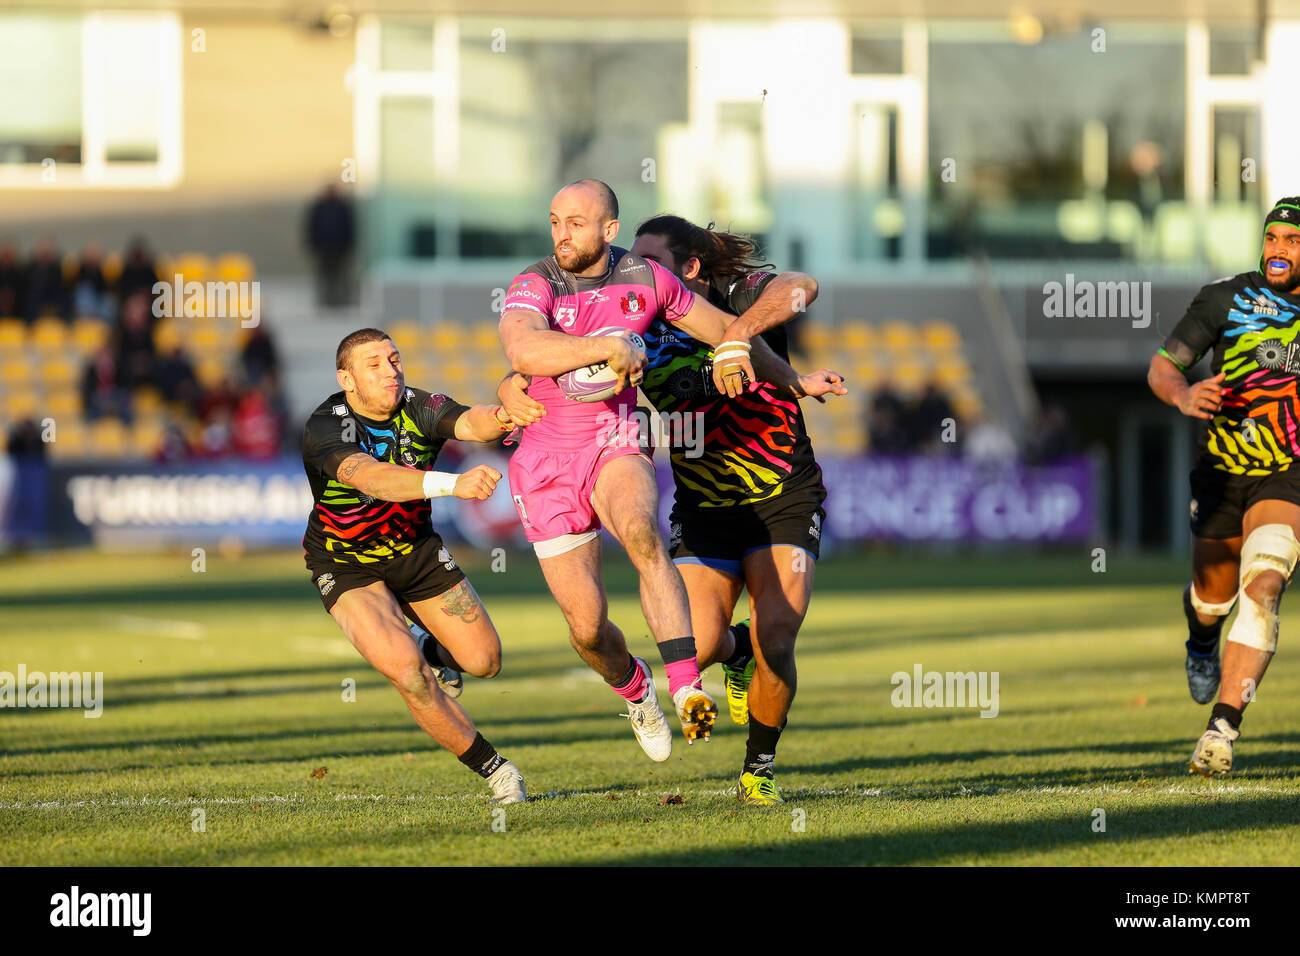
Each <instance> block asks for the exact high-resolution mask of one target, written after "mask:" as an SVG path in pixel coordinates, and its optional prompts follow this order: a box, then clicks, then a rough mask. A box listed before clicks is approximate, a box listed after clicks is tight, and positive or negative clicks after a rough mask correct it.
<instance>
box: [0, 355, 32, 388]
mask: <svg viewBox="0 0 1300 956" xmlns="http://www.w3.org/2000/svg"><path fill="white" fill-rule="evenodd" d="M31 379H32V365H31V362H30V361H29V360H28V358H27V356H25V355H23V354H22V353H10V355H9V357H8V358H6V359H5V361H4V364H3V365H0V380H2V381H3V382H4V383H5V387H6V388H7V389H8V390H10V391H12V390H13V389H15V388H26V386H27V385H28V383H29V382H30V381H31Z"/></svg>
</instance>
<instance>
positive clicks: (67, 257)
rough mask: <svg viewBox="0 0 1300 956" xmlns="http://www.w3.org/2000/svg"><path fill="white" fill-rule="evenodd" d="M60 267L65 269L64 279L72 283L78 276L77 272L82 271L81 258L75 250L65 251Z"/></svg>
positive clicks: (67, 282)
mask: <svg viewBox="0 0 1300 956" xmlns="http://www.w3.org/2000/svg"><path fill="white" fill-rule="evenodd" d="M59 268H60V269H62V270H63V281H64V282H65V283H66V284H71V283H72V281H73V280H74V279H76V278H77V273H78V272H80V271H81V260H80V259H79V258H78V257H77V254H76V253H75V252H65V253H64V254H63V260H62V261H61V262H60V263H59Z"/></svg>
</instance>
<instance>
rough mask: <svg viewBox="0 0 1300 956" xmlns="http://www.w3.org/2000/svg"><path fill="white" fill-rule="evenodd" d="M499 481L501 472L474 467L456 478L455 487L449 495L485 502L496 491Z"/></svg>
mask: <svg viewBox="0 0 1300 956" xmlns="http://www.w3.org/2000/svg"><path fill="white" fill-rule="evenodd" d="M500 480H501V472H499V471H497V470H496V469H495V468H490V467H488V466H487V465H475V466H474V467H473V468H471V469H470V470H469V471H467V472H465V473H464V474H461V475H457V476H456V487H455V488H453V489H452V491H451V493H452V494H453V495H455V496H456V497H457V498H464V499H466V500H469V499H472V498H477V499H478V500H479V501H486V500H487V499H488V498H491V497H492V492H494V491H496V487H497V482H498V481H500Z"/></svg>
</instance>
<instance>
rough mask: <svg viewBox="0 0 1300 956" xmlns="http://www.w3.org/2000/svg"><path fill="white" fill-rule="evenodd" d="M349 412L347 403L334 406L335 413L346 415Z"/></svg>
mask: <svg viewBox="0 0 1300 956" xmlns="http://www.w3.org/2000/svg"><path fill="white" fill-rule="evenodd" d="M347 413H348V407H347V406H346V405H335V406H334V414H335V415H346V414H347Z"/></svg>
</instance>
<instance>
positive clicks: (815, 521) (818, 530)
mask: <svg viewBox="0 0 1300 956" xmlns="http://www.w3.org/2000/svg"><path fill="white" fill-rule="evenodd" d="M808 533H809V534H810V535H812V536H813V537H814V538H816V539H817V540H818V541H820V540H821V539H822V516H821V515H818V514H815V515H813V516H812V526H811V527H809V529H808Z"/></svg>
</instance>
